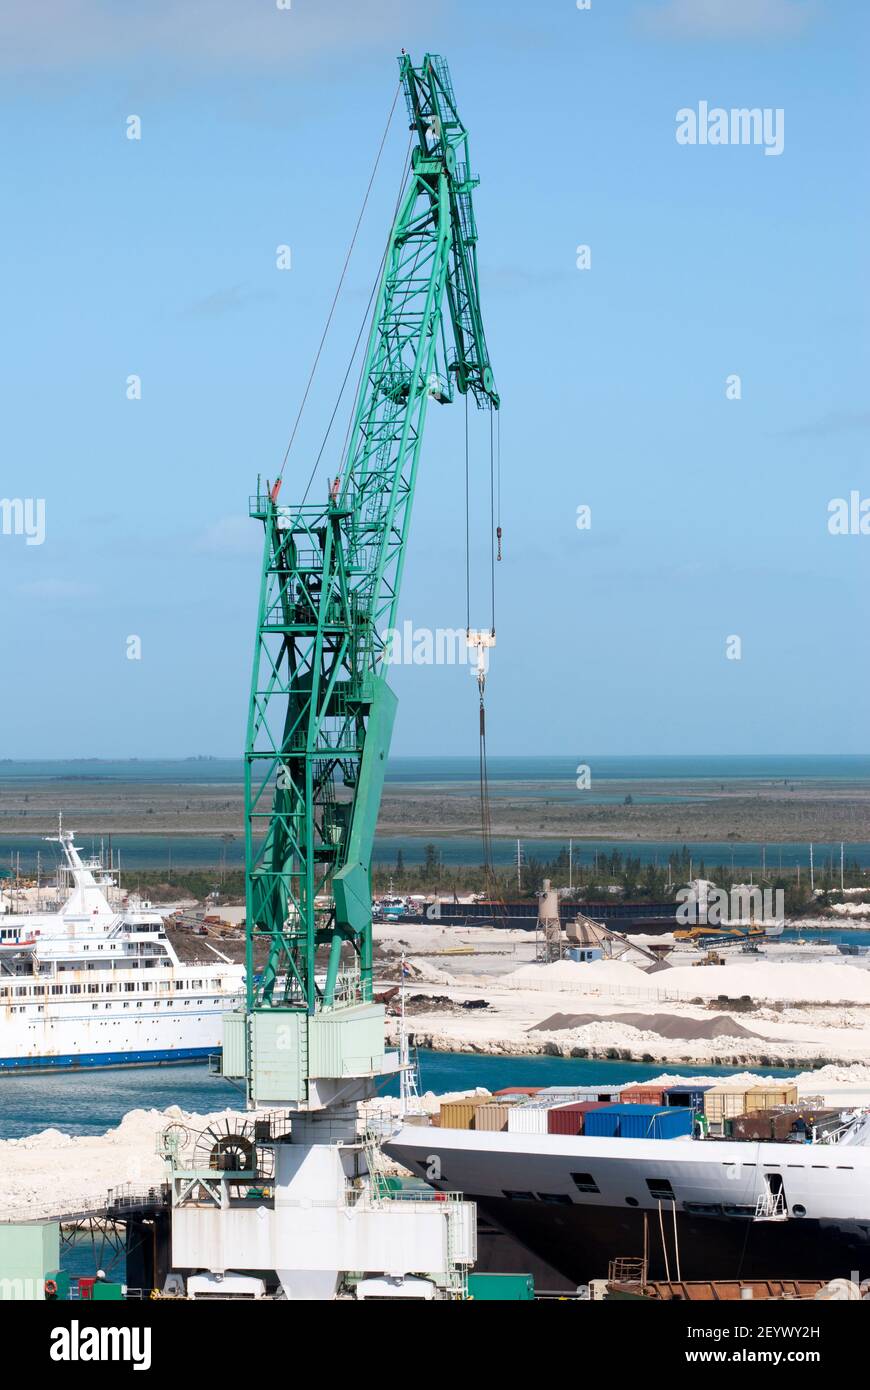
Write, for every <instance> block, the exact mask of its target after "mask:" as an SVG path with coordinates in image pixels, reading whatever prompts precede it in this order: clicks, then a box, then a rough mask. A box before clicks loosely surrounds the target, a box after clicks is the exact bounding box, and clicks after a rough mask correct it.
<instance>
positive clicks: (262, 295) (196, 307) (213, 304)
mask: <svg viewBox="0 0 870 1390" xmlns="http://www.w3.org/2000/svg"><path fill="white" fill-rule="evenodd" d="M276 298H277V295H276V294H275V291H274V290H254V289H250V288H249V287H248V286H246V285H230V286H229V288H228V289H225V290H214V291H213V292H212V293H211V294H207V295H204V296H203V298H202V299H195V300H194V301H193V303H192V304H188V306H187V307H186V308H185V309H182V311H181V317H182V318H185V319H214V318H220V317H222V315H224V314H233V313H237V312H238V311H239V310H240V309H245V308H247V307H248V305H249V304H256V303H258V302H259V301H261V300H264V299H276Z"/></svg>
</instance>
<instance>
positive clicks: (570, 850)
mask: <svg viewBox="0 0 870 1390" xmlns="http://www.w3.org/2000/svg"><path fill="white" fill-rule="evenodd" d="M573 887H574V841H573V840H569V841H568V889H569V891H570V890H571V889H572V888H573Z"/></svg>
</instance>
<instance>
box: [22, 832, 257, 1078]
mask: <svg viewBox="0 0 870 1390" xmlns="http://www.w3.org/2000/svg"><path fill="white" fill-rule="evenodd" d="M47 838H50V839H51V842H52V843H55V844H58V845H59V846H60V849H61V852H62V855H63V863H62V865H61V868H60V870H59V873H58V890H59V895H60V901H59V905H58V906H57V908H56V910H54V911H49V912H44V911H34V912H26V913H16V914H11V913H5V914H4V915H3V916H0V1071H6V1072H10V1071H55V1070H62V1069H64V1068H70V1067H101V1066H102V1067H107V1066H135V1065H139V1066H143V1065H148V1064H154V1063H166V1062H189V1061H195V1060H201V1059H205V1058H206V1057H208V1056H209V1054H210V1053H213V1052H216V1051H217V1050H218V1049H219V1048H220V1044H221V1015H222V1014H223V1013H224V1012H226V1010H227V1009H230V1008H232V1007H234V1005H235V1003H236V1002H237V999H238V997H239V993H240V991H241V990H242V989H243V985H244V967H243V966H241V965H234V964H232V963H231V962H230V961H227V960H225V959H224V958H222V957H220V956H216V958H215V963H214V964H211V963H209V964H199V963H192V964H185V963H182V962H181V961H180V960H179V958H178V955H177V953H176V951H175V950H174V949H173V946H172V944H171V942H170V941H169V939H168V938H167V934H166V928H165V923H164V919H163V917H162V916H161V914H160V913H159V912H157V911H156V910H155V909H154V908H152V906H151V904H150V903H147V902H130V903H129V904H128V905H126V906H124V905H123V904H122V903H120V902H117V901H113V899H116V898H117V896H118V895H117V884H116V877H115V874H114V873H113V871H112V870H111V869H107V868H106V867H105V866H104V865H103V863H102V861H101V860H100V859H98V858H92V859H88V858H83V857H82V856H83V851H82V850H81V849H80V848H79V847H78V846H76V844H75V836H74V833H73V832H72V831H65V830H64V829H63V827H62V825H59V827H58V834H57V836H55V837H47Z"/></svg>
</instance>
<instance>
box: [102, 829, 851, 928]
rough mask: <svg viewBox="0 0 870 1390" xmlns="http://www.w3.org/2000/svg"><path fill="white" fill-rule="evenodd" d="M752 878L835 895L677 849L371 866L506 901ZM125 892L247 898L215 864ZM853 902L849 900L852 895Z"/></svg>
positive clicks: (791, 876)
mask: <svg viewBox="0 0 870 1390" xmlns="http://www.w3.org/2000/svg"><path fill="white" fill-rule="evenodd" d="M750 875H751V876H752V881H753V882H754V883H756V884H758V885H762V884H763V886H764V887H768V888H781V889H782V890H783V892H784V893H785V906H786V911H787V912H788V913H789V914H790V915H793V914H795V913H800V912H806V911H809V910H811V909H813V910H815V909H818V908H819V907H825V906H827V905H829V904H830V903H831V902H836V901H837V898H838V896H839V887H840V873H839V865H837V866H835V867H834V868H833V869H832V866H831V865H830V862H829V863H828V864H827V865H825V866H824V867H823V868H821V869H820V870H817V871H816V874H815V888H816V889H817V890H820V891H821V894H822V896H821V897H819V896H816V897H813V896H812V895H811V893H810V876H809V872H808V870H807V868H806V867H805V866H804V867H802V868H801V869H800V870H798V869H797V868H790V869H782V870H780V869H777V871H776V872H775V873H768V874H766V875H765V877H764V879H762V878H761V876H760V874H759V872H758V870H757V869H754V870H749V869H746V868H738V867H736V866H735V867H734V868H733V869H732V868H731V867H730V866H729V867H727V868H726V867H725V866H724V865H722V864H718V865H708V864H706V863H705V861H704V860H703V859H699V860H696V859H694V858H693V857H692V856H691V855H690V854H689V851H688V849H687V848H686V847H685V846H683V848H682V849H681V850H679V851H676V852H674V853H673V854H671V855H669V856H668V859H667V860H666V861H665V863H664V864H654V863H653V864H644V863H642V862H641V860H640V858H639V857H637V856H636V855H632V854H630V853H623V852H622V851H621V850H613V851H612V852H611V853H610V854H599V855H598V857H597V862H596V864H595V865H594V866H591V865H584V866H582V867H581V866H579V865H577V864H571V863H570V862H569V855H568V850H567V848H565V849H564V850H563V851H562V852H561V853H560V854H558V855H557V856H556V857H555V858H554V859H538V858H536V857H535V856H534V855H529V856H528V857H527V858H525V859H524V861H523V863H522V864H521V866H520V869H519V876H518V873H517V868H516V865H511V866H499V867H498V868H497V869H495V870H493V871H492V872H491V873H488V872H487V870H486V869H485V868H484V866H483V865H482V864H476V865H475V864H462V865H460V864H444V863H442V862H441V859H440V856H439V853H438V847H437V845H436V844H434V843H432V844H428V845H426V847H425V851H424V859H423V862H422V863H419V864H416V863H415V864H407V863H406V862H405V856H404V854H403V853H402V851H401V850H399V852H398V855H397V856H396V862H395V864H394V865H393V866H392V868H390V867H388V866H384V865H378V866H377V867H376V868H374V869H373V871H372V890H373V892H374V893H375V894H382V893H386V892H387V891H389V889H390V887H391V886H392V888H393V890H394V891H395V892H396V893H434V892H437V893H442V894H445V895H449V894H452V893H456V894H457V895H459V894H464V893H489V892H491V891H495V892H497V893H498V895H499V896H500V897H501V898H503V899H505V900H506V901H516V900H520V901H522V900H529V899H533V898H534V896H535V894H536V893H537V892H538V891H539V890H540V887H541V884H542V882H543V880H544V879H545V878H548V879H550V881H551V882H552V884H553V886H554V887H555V888H559V889H566V888H568V886H569V880H570V885H571V888H572V892H573V896H574V897H575V898H576V900H577V901H578V902H583V901H586V902H594V901H596V900H600V899H602V898H608V899H616V900H617V901H619V900H620V899H622V900H626V901H628V900H631V901H641V902H642V901H650V902H669V901H673V900H674V899H675V897H676V894H677V892H678V890H679V889H680V888H681V887H683V886H684V885H685V884H686V883H687V882H688V881H689V878H690V877H691V878H707V879H711V880H712V881H713V882H714V883H715V884H716V885H717V886H718V887H719V888H724V889H725V890H726V891H730V889H731V888H732V886H733V885H734V884H736V883H746V882H747V880H748V878H749V877H750ZM843 881H844V884H845V886H846V887H847V888H863V887H866V888H867V899H868V900H870V879H868V874H867V872H866V870H864V869H862V868H861V867H860V865H859V864H858V863H856V862H855V861H854V860H848V861H846V863H845V865H844V872H843ZM124 887H125V888H126V889H127V891H132V890H138V891H139V892H140V893H142V894H143V895H145V896H148V897H150V898H152V899H153V901H154V902H169V901H172V900H174V899H177V898H182V897H190V898H196V899H197V900H198V901H199V902H203V901H204V900H205V899H206V898H207V897H208V895H209V894H210V893H212V892H216V893H218V894H219V901H221V902H224V903H228V902H229V903H241V902H244V899H245V874H244V870H242V869H229V868H227V869H222V868H221V867H220V866H219V865H216V866H215V867H213V868H197V869H173V870H172V873H171V875H170V874H168V873H167V871H166V870H165V869H141V870H130V871H129V872H127V873H125V874H124ZM853 900H854V898H853Z"/></svg>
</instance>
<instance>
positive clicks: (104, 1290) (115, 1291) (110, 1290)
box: [91, 1279, 124, 1303]
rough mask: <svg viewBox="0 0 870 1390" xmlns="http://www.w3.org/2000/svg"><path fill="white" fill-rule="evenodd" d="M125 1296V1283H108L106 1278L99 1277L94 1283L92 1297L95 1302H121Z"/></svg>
mask: <svg viewBox="0 0 870 1390" xmlns="http://www.w3.org/2000/svg"><path fill="white" fill-rule="evenodd" d="M123 1297H124V1285H123V1284H107V1283H106V1282H105V1280H103V1279H98V1280H97V1282H96V1284H94V1290H93V1293H92V1294H91V1298H92V1299H93V1301H94V1302H95V1303H120V1302H121V1301H122V1299H123Z"/></svg>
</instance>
